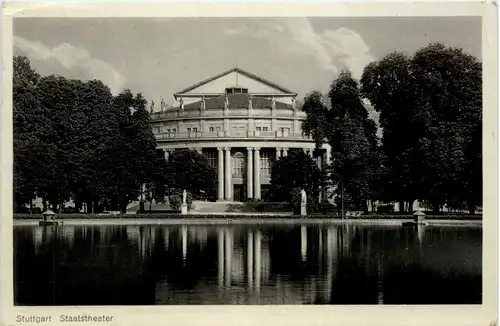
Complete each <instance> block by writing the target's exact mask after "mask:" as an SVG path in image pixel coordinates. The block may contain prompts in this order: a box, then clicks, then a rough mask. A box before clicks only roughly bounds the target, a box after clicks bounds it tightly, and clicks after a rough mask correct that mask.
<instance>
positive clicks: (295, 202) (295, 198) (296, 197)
mask: <svg viewBox="0 0 500 326" xmlns="http://www.w3.org/2000/svg"><path fill="white" fill-rule="evenodd" d="M301 192H302V189H300V188H293V189H292V192H291V195H292V202H291V203H290V204H291V205H292V207H293V213H294V214H300V201H301V199H302V195H301Z"/></svg>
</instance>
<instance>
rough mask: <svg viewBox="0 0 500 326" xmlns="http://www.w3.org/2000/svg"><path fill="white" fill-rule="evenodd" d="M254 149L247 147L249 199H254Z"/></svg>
mask: <svg viewBox="0 0 500 326" xmlns="http://www.w3.org/2000/svg"><path fill="white" fill-rule="evenodd" d="M252 150H253V148H250V147H247V198H253V155H252Z"/></svg>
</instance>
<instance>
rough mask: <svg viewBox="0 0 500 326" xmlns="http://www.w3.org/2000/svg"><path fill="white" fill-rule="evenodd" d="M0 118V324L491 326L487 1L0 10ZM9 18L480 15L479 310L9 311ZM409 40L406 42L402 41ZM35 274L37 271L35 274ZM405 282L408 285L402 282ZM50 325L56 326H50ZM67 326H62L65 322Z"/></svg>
mask: <svg viewBox="0 0 500 326" xmlns="http://www.w3.org/2000/svg"><path fill="white" fill-rule="evenodd" d="M3 7H4V8H3V9H4V17H3V18H4V21H3V26H2V27H3V29H2V32H3V37H2V41H3V42H2V43H3V44H2V45H3V47H2V50H3V52H2V55H3V58H2V59H3V64H4V67H3V85H4V86H3V87H4V92H3V95H4V96H3V103H2V104H3V107H2V111H1V121H2V129H1V148H2V152H1V157H0V158H1V164H2V169H1V174H0V178H1V179H0V182H1V183H0V184H1V185H2V187H1V188H0V195H1V196H0V209H1V213H2V214H1V216H2V220H1V221H2V223H1V226H2V230H1V231H2V233H1V248H2V255H1V267H2V278H1V282H2V283H1V284H2V287H1V290H2V292H1V294H2V297H1V299H2V300H1V304H2V307H1V308H2V310H1V312H0V324H2V325H17V323H16V322H15V318H16V316H17V315H18V314H23V315H33V314H37V315H43V314H48V313H50V314H52V315H53V316H54V318H55V319H56V320H57V319H58V315H59V314H61V313H67V314H74V313H87V314H95V315H102V314H108V315H112V316H114V322H113V323H112V324H114V325H118V324H119V325H138V324H148V325H176V326H177V325H178V326H181V325H214V326H215V325H217V326H219V325H256V324H262V323H265V324H266V325H267V324H268V325H290V326H291V325H297V326H299V325H300V326H304V325H334V324H339V325H368V324H369V325H384V326H390V325H418V326H420V325H489V324H491V323H493V322H495V321H496V318H497V313H496V308H497V293H496V290H497V288H498V278H497V275H498V237H497V230H498V221H497V218H498V205H497V200H498V189H497V180H498V170H497V166H498V152H497V149H498V146H497V145H498V132H497V123H496V122H497V121H498V113H497V108H498V100H497V96H496V95H497V90H498V84H497V28H496V25H495V24H496V23H497V13H496V8H495V6H494V5H493V4H492V3H490V2H471V3H466V2H454V3H452V2H445V1H440V2H433V3H431V2H429V3H417V2H406V3H402V2H393V3H369V4H366V3H365V4H360V3H349V4H347V3H332V4H328V3H318V2H316V3H312V2H311V3H298V2H295V3H291V2H289V3H198V4H193V3H182V4H169V3H148V4H145V3H140V4H138V3H123V4H117V3H113V4H97V3H80V4H76V3H55V4H40V3H36V4H32V3H31V4H29V3H25V4H21V3H10V4H4V6H3ZM13 16H16V17H251V16H261V17H305V16H307V17H320V16H324V17H346V16H347V17H349V16H350V17H373V16H384V17H390V16H482V18H483V34H482V43H483V49H482V53H483V71H484V79H483V80H484V82H483V85H484V86H483V90H484V101H483V103H484V111H483V121H484V128H483V146H484V152H483V162H484V163H483V167H484V169H483V171H484V208H483V211H484V221H483V225H484V227H483V237H484V239H483V304H482V305H480V306H479V305H478V306H404V305H400V306H388V305H385V306H151V307H150V306H147V307H146V306H140V307H50V308H46V307H45V308H41V307H14V306H13V291H12V284H13V282H12V280H13V268H12V267H13V263H12V262H13V260H12V258H13V257H12V246H13V241H12V205H11V203H12V109H11V107H12V98H11V95H12V89H11V87H12V55H13V50H12V20H13ZM409 37H411V35H410V36H409ZM34 272H36V271H34ZM408 281H409V282H411V280H408ZM53 324H55V323H53ZM66 324H67V323H66Z"/></svg>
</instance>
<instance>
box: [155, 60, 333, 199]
mask: <svg viewBox="0 0 500 326" xmlns="http://www.w3.org/2000/svg"><path fill="white" fill-rule="evenodd" d="M296 96H297V93H295V92H292V91H290V90H288V89H286V88H284V87H282V86H280V85H277V84H275V83H273V82H270V81H268V80H265V79H263V78H261V77H258V76H256V75H254V74H251V73H249V72H247V71H244V70H242V69H240V68H233V69H230V70H228V71H225V72H223V73H221V74H219V75H216V76H214V77H211V78H209V79H206V80H204V81H202V82H199V83H197V84H195V85H193V86H190V87H188V88H186V89H183V90H181V91H179V92H177V93H175V94H174V98H175V99H176V101H177V105H176V106H175V107H170V108H166V107H165V105H164V103H163V101H162V104H161V108H160V109H159V110H157V111H155V109H154V105H152V108H151V111H152V112H151V125H152V129H153V132H154V134H155V137H156V140H157V144H158V149H160V150H163V152H164V155H165V157H166V158H167V159H168V156H169V155H170V153H171V152H172V151H175V150H179V149H192V150H196V151H198V152H199V153H201V154H203V155H205V156H206V157H207V158H208V160H209V162H210V164H212V165H213V166H214V167H215V168H216V170H217V174H218V181H219V184H218V186H219V188H218V200H220V201H246V200H247V199H263V200H265V199H267V198H268V195H269V186H270V180H271V166H272V164H273V162H274V160H276V159H279V158H280V157H281V156H286V155H287V153H288V152H289V151H290V150H292V149H299V150H303V151H305V152H306V153H308V154H309V155H311V157H313V158H314V159H315V160H316V161H317V163H318V165H319V166H320V167H324V166H326V165H327V164H328V163H329V160H330V148H329V146H328V145H327V144H325V145H324V146H323V147H322V148H321V149H319V150H315V144H314V141H313V140H312V139H311V138H308V137H306V136H304V135H303V132H302V122H303V121H304V120H305V118H306V114H305V113H304V112H302V111H301V110H299V109H298V108H297V107H296V105H295V100H296Z"/></svg>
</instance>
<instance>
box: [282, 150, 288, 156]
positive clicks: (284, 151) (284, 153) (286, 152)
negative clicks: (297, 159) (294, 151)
mask: <svg viewBox="0 0 500 326" xmlns="http://www.w3.org/2000/svg"><path fill="white" fill-rule="evenodd" d="M287 154H288V148H283V157H285V156H286V155H287Z"/></svg>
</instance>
